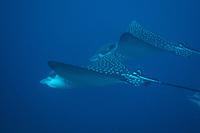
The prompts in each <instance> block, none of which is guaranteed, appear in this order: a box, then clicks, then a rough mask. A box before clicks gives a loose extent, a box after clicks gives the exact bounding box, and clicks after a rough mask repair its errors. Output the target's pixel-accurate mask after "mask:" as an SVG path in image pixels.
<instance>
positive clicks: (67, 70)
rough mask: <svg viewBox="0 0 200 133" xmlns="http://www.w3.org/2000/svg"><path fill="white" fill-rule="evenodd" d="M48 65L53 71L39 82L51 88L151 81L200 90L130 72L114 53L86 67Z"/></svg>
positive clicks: (139, 83)
mask: <svg viewBox="0 0 200 133" xmlns="http://www.w3.org/2000/svg"><path fill="white" fill-rule="evenodd" d="M48 65H49V66H50V67H51V68H52V69H53V72H51V74H50V75H49V77H48V78H46V79H43V80H41V81H40V83H42V84H46V85H48V86H49V87H53V88H63V89H67V88H76V87H101V86H108V85H112V84H117V83H120V82H122V83H128V84H132V85H134V86H140V85H148V84H149V83H151V82H153V83H158V84H163V85H169V86H173V87H178V88H182V89H187V90H191V91H197V92H200V90H196V89H192V88H187V87H182V86H179V85H174V84H169V83H165V82H161V81H159V80H156V79H153V78H148V77H145V76H142V74H141V70H136V71H134V72H133V73H131V72H129V70H128V69H127V68H126V66H125V65H124V64H122V63H121V62H120V61H119V60H118V58H117V56H116V55H115V54H111V55H106V56H104V57H101V58H99V59H98V60H95V61H92V63H91V64H90V65H88V66H87V67H79V66H74V65H70V64H64V63H60V62H55V61H49V62H48Z"/></svg>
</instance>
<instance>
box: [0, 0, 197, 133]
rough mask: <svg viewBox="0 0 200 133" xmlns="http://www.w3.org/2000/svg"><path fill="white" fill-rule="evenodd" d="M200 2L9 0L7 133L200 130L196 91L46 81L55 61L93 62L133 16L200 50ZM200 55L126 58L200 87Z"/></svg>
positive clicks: (0, 107)
mask: <svg viewBox="0 0 200 133" xmlns="http://www.w3.org/2000/svg"><path fill="white" fill-rule="evenodd" d="M199 7H200V2H199V1H198V0H190V1H188V0H182V1H180V0H165V1H163V0H152V1H148V0H140V1H136V0H107V1H106V0H86V1H81V0H75V1H66V0H60V1H55V0H34V1H27V0H2V1H1V2H0V11H1V13H0V15H1V21H0V28H1V30H0V31H1V32H0V36H1V37H0V44H1V48H0V58H1V65H0V70H1V76H0V133H35V132H38V133H40V132H49V133H54V132H57V133H63V132H67V133H132V132H135V133H147V132H150V133H151V132H152V133H169V132H170V133H177V132H182V133H200V107H199V106H197V105H196V104H195V103H193V102H191V101H189V100H188V99H187V96H188V95H192V94H194V92H191V91H188V90H181V89H178V88H173V87H168V86H163V85H157V84H151V85H149V86H141V87H134V86H131V85H126V84H119V85H114V86H109V87H103V88H77V89H72V90H57V89H53V88H49V87H47V86H44V85H41V84H40V83H39V81H40V80H41V79H43V78H45V77H46V76H47V74H48V73H49V72H50V70H51V69H50V68H49V66H48V65H47V62H48V61H49V60H55V61H60V62H64V63H69V64H73V65H79V66H82V65H87V64H88V63H89V58H90V57H92V56H93V55H94V54H95V53H96V51H97V50H98V48H99V47H101V46H102V45H104V44H106V43H110V42H113V41H118V40H119V37H120V35H121V34H122V33H124V32H125V31H126V29H127V27H128V25H129V23H130V22H131V21H132V20H134V19H135V20H137V21H139V22H140V23H141V24H143V25H144V26H145V27H148V29H150V30H152V31H154V32H155V33H157V34H159V35H161V36H164V37H166V38H167V39H169V40H171V41H173V42H176V43H179V42H182V41H186V42H187V43H188V46H190V47H192V48H194V49H199V50H200V45H199V42H200V37H199V35H200V25H199V23H200V16H199V12H200V9H199ZM199 60H200V56H199V55H195V54H194V55H192V56H191V57H189V58H183V57H178V56H176V55H173V54H168V53H166V54H163V55H159V56H154V57H148V58H144V59H137V60H133V61H128V62H126V65H127V67H128V68H129V69H130V70H132V71H134V70H136V69H141V70H142V71H143V73H144V74H145V75H148V76H150V77H154V78H156V79H159V80H162V81H165V82H169V83H175V84H179V85H182V86H188V87H191V88H196V89H199V88H200V85H199V79H200V78H199V77H200V76H199V75H200V71H199V68H200V61H199Z"/></svg>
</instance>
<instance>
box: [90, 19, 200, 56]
mask: <svg viewBox="0 0 200 133" xmlns="http://www.w3.org/2000/svg"><path fill="white" fill-rule="evenodd" d="M163 52H171V53H174V54H176V55H178V56H183V57H188V56H191V55H192V53H196V54H200V52H198V51H196V50H193V49H191V48H188V47H187V46H186V43H185V42H181V43H178V44H176V43H173V42H171V41H169V40H167V39H166V38H164V37H161V36H159V35H157V34H155V33H153V32H151V31H150V30H148V29H147V28H145V27H144V26H142V25H141V24H140V23H138V22H137V21H135V20H134V21H132V22H131V24H130V25H129V28H128V30H127V32H126V33H124V34H122V36H121V37H120V40H119V42H113V43H110V44H107V45H104V46H103V47H101V48H100V49H99V50H98V52H97V54H96V55H95V56H93V57H92V58H91V60H96V59H98V58H99V57H102V56H105V55H108V54H112V53H115V54H117V55H118V57H119V58H120V59H121V60H125V59H134V58H140V57H145V56H149V55H154V54H158V53H163Z"/></svg>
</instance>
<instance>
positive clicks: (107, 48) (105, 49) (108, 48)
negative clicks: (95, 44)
mask: <svg viewBox="0 0 200 133" xmlns="http://www.w3.org/2000/svg"><path fill="white" fill-rule="evenodd" d="M116 48H117V42H113V43H109V44H107V45H104V46H102V47H101V48H100V49H99V50H98V51H97V54H95V55H94V56H93V57H91V58H90V60H91V61H95V60H98V59H99V58H100V57H103V56H105V55H109V54H111V53H113V51H114V50H115V49H116Z"/></svg>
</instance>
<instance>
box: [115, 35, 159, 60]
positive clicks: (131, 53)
mask: <svg viewBox="0 0 200 133" xmlns="http://www.w3.org/2000/svg"><path fill="white" fill-rule="evenodd" d="M115 52H116V53H117V54H120V55H124V56H127V57H131V58H138V57H145V56H150V55H155V54H159V53H161V52H163V50H161V49H159V48H156V47H154V46H152V45H149V44H148V43H146V42H144V41H143V40H141V39H139V38H137V37H134V36H133V35H132V34H130V33H128V32H125V33H124V34H122V35H121V37H120V40H119V42H118V45H117V49H116V51H115Z"/></svg>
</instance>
